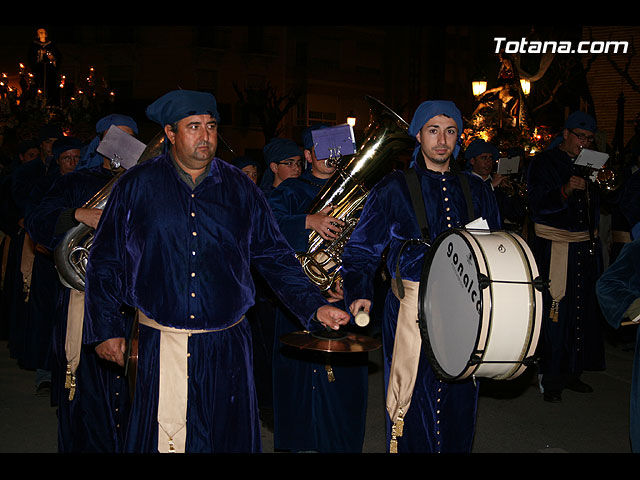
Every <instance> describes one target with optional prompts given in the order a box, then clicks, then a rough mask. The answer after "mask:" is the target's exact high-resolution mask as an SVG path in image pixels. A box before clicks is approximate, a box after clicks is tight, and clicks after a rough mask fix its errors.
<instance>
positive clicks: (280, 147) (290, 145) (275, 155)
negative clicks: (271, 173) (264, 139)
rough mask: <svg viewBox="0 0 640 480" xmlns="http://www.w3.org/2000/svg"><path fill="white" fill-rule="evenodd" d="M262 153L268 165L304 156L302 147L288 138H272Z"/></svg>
mask: <svg viewBox="0 0 640 480" xmlns="http://www.w3.org/2000/svg"><path fill="white" fill-rule="evenodd" d="M262 151H263V153H264V161H265V162H266V163H267V165H269V164H270V163H278V162H281V161H282V160H286V159H287V158H291V157H301V156H302V152H301V151H300V147H298V145H296V143H295V142H294V141H293V140H289V139H287V138H272V139H271V140H270V141H269V143H267V144H266V145H265V146H264V148H263V149H262Z"/></svg>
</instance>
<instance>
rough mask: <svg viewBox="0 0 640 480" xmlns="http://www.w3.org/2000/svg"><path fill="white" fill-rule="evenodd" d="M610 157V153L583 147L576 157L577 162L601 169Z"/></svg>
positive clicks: (577, 163)
mask: <svg viewBox="0 0 640 480" xmlns="http://www.w3.org/2000/svg"><path fill="white" fill-rule="evenodd" d="M608 159H609V154H608V153H604V152H598V151H596V150H589V149H588V148H583V149H582V151H580V154H579V155H578V157H577V158H576V161H575V164H576V165H582V166H585V167H589V168H595V169H600V168H602V166H603V165H604V164H605V163H606V162H607V160H608Z"/></svg>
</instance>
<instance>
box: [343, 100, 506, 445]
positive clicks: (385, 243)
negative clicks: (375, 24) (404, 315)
mask: <svg viewBox="0 0 640 480" xmlns="http://www.w3.org/2000/svg"><path fill="white" fill-rule="evenodd" d="M462 126H463V125H462V116H461V114H460V111H459V110H458V108H457V107H456V106H455V105H454V104H453V103H452V102H449V101H427V102H423V103H422V104H421V105H420V106H419V107H418V108H417V110H416V112H415V114H414V117H413V120H412V122H411V124H410V126H409V131H408V133H409V135H411V136H412V137H415V138H416V140H417V142H418V146H417V147H416V149H415V150H414V153H413V160H412V164H411V167H412V168H413V169H415V171H416V174H417V177H418V180H419V182H420V187H421V190H422V198H423V200H424V204H425V208H426V216H427V222H428V229H429V233H430V237H431V238H430V239H427V240H428V241H429V243H431V242H432V241H433V240H434V239H435V238H436V237H437V236H439V235H440V234H442V233H443V232H446V231H447V230H450V229H452V228H461V227H464V226H465V225H466V224H468V223H469V222H471V221H472V220H475V218H469V215H470V213H469V209H468V207H467V202H466V200H465V195H464V193H463V192H464V190H463V183H462V182H464V181H465V180H466V182H465V183H466V184H467V185H468V187H469V191H470V196H471V198H470V199H469V200H470V201H471V202H472V204H473V210H474V212H475V217H483V218H484V219H485V220H486V221H487V223H488V225H489V227H490V228H491V229H499V228H500V215H499V213H498V206H497V204H496V199H495V196H494V195H493V193H492V192H491V190H490V189H489V187H488V186H487V185H485V184H484V182H482V180H481V179H480V178H478V177H476V176H473V175H471V174H470V173H469V172H456V171H455V161H454V160H455V158H456V156H457V154H458V151H459V148H460V147H459V143H458V142H459V139H460V134H461V132H462ZM404 176H405V173H404V172H402V171H395V172H393V173H391V174H389V175H387V176H386V177H385V178H383V179H382V180H381V181H380V182H378V184H376V185H375V186H374V187H373V188H372V189H371V191H370V193H369V196H368V197H367V201H366V204H365V206H364V209H363V211H362V214H361V216H360V220H359V221H358V225H357V226H356V228H355V230H354V232H353V234H352V235H351V238H350V239H349V241H348V242H347V245H346V246H345V249H344V252H343V256H342V263H343V266H342V276H343V279H344V295H345V303H346V305H348V306H349V308H350V310H351V312H352V313H353V314H354V315H355V314H356V313H357V312H358V311H360V310H361V309H364V310H365V311H369V310H370V309H371V301H372V299H373V291H374V290H373V278H374V275H375V272H376V270H377V268H378V265H379V264H380V261H381V258H382V254H383V252H384V251H385V249H386V248H387V247H388V249H389V250H388V253H387V256H386V261H387V266H388V269H389V272H391V274H392V277H393V278H392V279H391V284H392V291H389V293H388V295H387V297H386V300H385V308H384V319H383V325H382V340H383V353H384V377H385V384H386V385H387V386H388V385H389V384H390V383H391V382H390V375H391V369H392V360H394V358H396V357H397V355H398V353H399V351H398V350H396V349H395V348H394V343H395V338H396V333H397V332H396V327H397V325H398V319H399V312H400V310H401V309H400V300H399V295H398V293H397V292H398V290H397V289H396V288H393V287H395V285H396V282H397V281H398V280H399V279H400V277H401V278H402V284H403V285H405V291H406V292H408V289H409V288H411V289H412V290H415V286H417V285H419V282H420V279H421V274H422V266H423V262H424V259H425V256H426V254H427V252H428V250H429V247H428V246H427V245H425V244H424V243H417V244H411V243H408V241H411V240H415V239H420V238H421V236H422V235H421V233H420V229H419V227H418V222H417V220H416V215H415V213H414V209H413V206H412V201H411V197H410V195H409V190H408V187H407V183H406V180H405V178H404ZM398 274H399V275H398ZM452 301H456V299H455V298H453V299H452ZM403 303H404V301H403ZM417 308H418V305H417V302H415V304H414V305H413V306H412V309H413V311H412V312H411V313H412V315H413V317H412V318H410V319H409V320H410V322H413V324H414V325H415V324H416V322H417V319H418V316H417V315H418V312H417ZM400 353H402V352H400ZM416 356H417V357H419V359H417V360H416V361H417V362H418V365H417V373H416V375H415V377H414V378H413V380H414V381H415V385H414V386H413V389H412V390H411V389H410V388H408V389H407V388H405V387H406V385H407V382H401V383H402V387H403V389H405V391H406V390H409V394H410V398H409V401H408V402H405V401H404V400H402V401H398V402H396V398H397V397H396V395H395V390H394V391H392V390H389V389H387V390H386V394H387V395H386V397H387V413H388V415H387V445H388V448H389V451H391V452H396V451H397V452H401V453H418V452H429V453H431V452H433V453H435V452H469V451H470V449H471V444H472V441H473V434H474V429H475V418H476V406H477V398H478V388H477V386H476V384H475V383H474V382H473V381H471V380H469V381H461V382H447V381H443V380H441V379H440V378H439V377H438V376H437V374H436V372H435V371H434V370H433V368H432V366H431V365H430V363H429V361H428V358H427V355H426V354H425V349H420V351H419V352H416ZM409 383H410V382H409Z"/></svg>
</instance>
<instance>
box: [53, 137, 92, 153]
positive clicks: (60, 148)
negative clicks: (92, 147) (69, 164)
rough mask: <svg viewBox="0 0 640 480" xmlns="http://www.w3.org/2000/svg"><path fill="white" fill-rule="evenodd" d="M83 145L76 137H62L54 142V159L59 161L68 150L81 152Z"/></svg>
mask: <svg viewBox="0 0 640 480" xmlns="http://www.w3.org/2000/svg"><path fill="white" fill-rule="evenodd" d="M83 145H84V144H83V143H82V142H81V141H80V140H78V139H77V138H75V137H64V136H63V137H62V138H59V139H58V140H56V141H55V142H53V145H52V146H51V154H52V155H53V158H54V159H57V158H58V157H59V156H60V155H62V154H63V153H64V152H66V151H67V150H80V149H81V148H82V147H83Z"/></svg>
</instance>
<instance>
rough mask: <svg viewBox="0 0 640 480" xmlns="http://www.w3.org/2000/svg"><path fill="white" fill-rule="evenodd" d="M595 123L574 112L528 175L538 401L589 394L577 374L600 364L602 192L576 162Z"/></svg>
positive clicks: (591, 139) (591, 138)
mask: <svg viewBox="0 0 640 480" xmlns="http://www.w3.org/2000/svg"><path fill="white" fill-rule="evenodd" d="M596 130H597V125H596V121H595V119H594V118H593V117H591V116H590V115H588V114H586V113H584V112H574V113H573V114H571V115H570V116H569V117H568V118H567V120H566V122H565V128H564V130H563V134H562V139H561V141H560V143H559V144H558V145H557V146H556V147H554V148H551V149H547V150H545V151H543V152H542V153H540V154H539V155H537V156H535V157H534V158H533V159H532V160H531V163H530V165H529V170H528V173H527V192H528V198H529V207H530V211H531V220H532V221H533V224H534V233H535V235H533V236H532V238H531V240H530V244H531V250H532V251H533V254H534V256H535V259H536V262H537V264H538V270H539V272H540V275H541V276H542V277H543V278H549V280H550V283H549V289H545V291H544V292H543V315H542V318H543V321H542V330H541V336H540V346H539V348H538V350H539V354H540V364H539V367H540V373H541V374H542V380H541V386H542V390H543V399H544V400H545V401H548V402H560V401H562V391H563V390H564V389H569V390H572V391H575V392H580V393H590V392H592V391H593V389H592V388H591V386H590V385H587V384H586V383H584V382H583V381H582V380H581V378H580V377H581V375H582V372H584V371H588V370H603V369H604V368H605V357H604V340H603V332H602V327H603V324H604V322H603V318H602V314H601V312H600V309H599V308H598V301H597V298H596V295H595V285H596V281H597V279H598V277H599V276H600V274H601V273H602V268H603V263H602V247H601V242H600V239H599V237H598V236H597V231H598V223H599V219H600V195H599V193H598V191H597V189H596V188H594V187H593V186H592V185H591V186H590V183H591V182H588V181H587V180H586V178H585V177H586V175H587V174H590V173H591V172H590V171H584V170H582V169H583V168H584V167H578V166H576V165H575V164H574V163H575V159H576V158H577V156H578V155H579V154H580V151H581V150H582V149H583V148H588V149H594V148H595V147H594V134H595V133H596Z"/></svg>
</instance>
